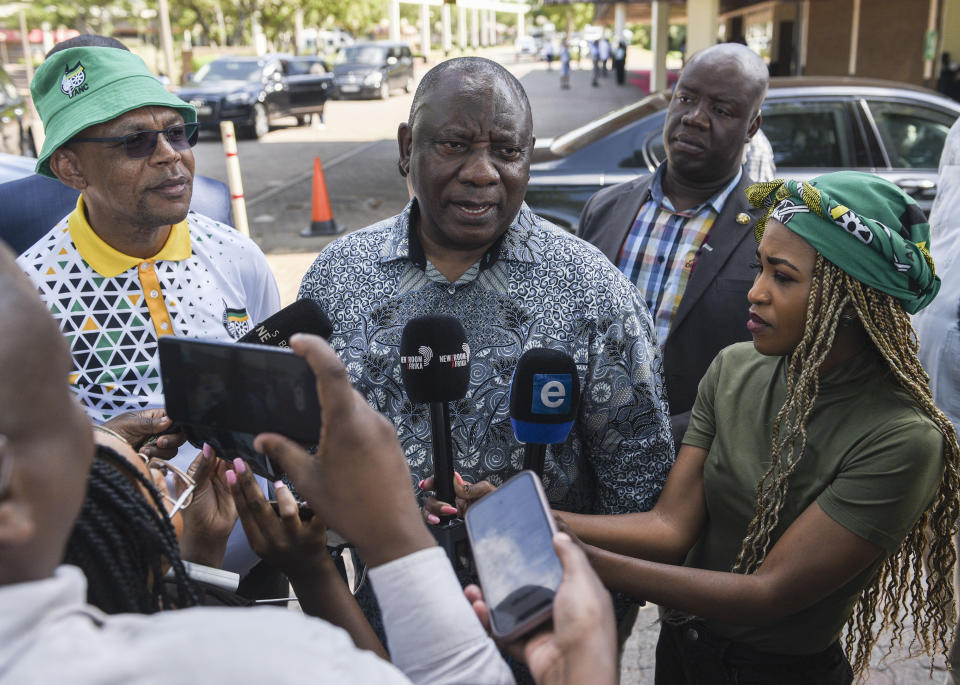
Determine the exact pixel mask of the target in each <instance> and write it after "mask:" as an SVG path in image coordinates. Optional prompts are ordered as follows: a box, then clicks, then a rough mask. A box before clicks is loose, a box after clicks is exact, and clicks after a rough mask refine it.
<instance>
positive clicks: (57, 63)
mask: <svg viewBox="0 0 960 685" xmlns="http://www.w3.org/2000/svg"><path fill="white" fill-rule="evenodd" d="M30 94H31V95H32V96H33V103H34V106H35V107H36V108H37V113H38V114H39V115H40V120H41V121H42V122H43V129H44V133H45V134H46V139H45V140H44V142H43V149H42V150H40V155H39V159H37V166H36V172H37V173H38V174H43V175H44V176H49V177H50V178H56V177H55V176H54V175H53V172H51V171H50V155H52V154H53V153H54V151H55V150H56V149H57V148H59V147H60V146H62V145H63V144H65V143H67V142H68V141H69V140H70V139H71V138H73V137H74V136H75V135H77V134H78V133H80V132H81V131H83V130H84V129H86V128H88V127H89V126H93V125H95V124H102V123H103V122H105V121H110V120H111V119H116V118H117V117H118V116H120V115H121V114H125V113H127V112H129V111H131V110H134V109H139V108H140V107H148V106H151V105H157V106H160V107H172V108H173V109H175V110H177V111H178V112H180V114H181V115H182V116H183V121H184V123H188V124H189V123H192V122H195V121H196V120H197V110H195V109H194V108H193V106H192V105H189V104H187V103H186V102H184V101H183V100H181V99H180V98H178V97H177V96H176V95H174V94H173V93H171V92H170V91H168V90H167V89H166V88H164V87H163V84H161V83H160V82H159V81H158V80H157V79H156V77H154V75H153V74H152V73H150V70H149V69H148V68H147V65H146V64H145V63H144V61H143V60H142V59H140V58H139V57H137V56H136V55H135V54H133V53H132V52H129V51H127V50H120V49H119V48H102V47H96V48H94V47H79V48H69V49H67V50H62V51H61V52H57V53H55V54H53V55H51V56H50V57H48V58H47V59H46V60H44V62H43V64H41V65H40V68H39V69H37V73H36V74H35V75H34V77H33V81H32V82H31V83H30Z"/></svg>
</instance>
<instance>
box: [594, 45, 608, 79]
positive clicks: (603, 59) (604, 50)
mask: <svg viewBox="0 0 960 685" xmlns="http://www.w3.org/2000/svg"><path fill="white" fill-rule="evenodd" d="M597 49H598V50H599V51H600V74H601V75H602V76H603V77H604V78H606V76H607V62H608V61H609V60H610V40H609V39H608V38H607V37H606V36H604V37H603V38H601V39H600V44H599V45H598V46H597Z"/></svg>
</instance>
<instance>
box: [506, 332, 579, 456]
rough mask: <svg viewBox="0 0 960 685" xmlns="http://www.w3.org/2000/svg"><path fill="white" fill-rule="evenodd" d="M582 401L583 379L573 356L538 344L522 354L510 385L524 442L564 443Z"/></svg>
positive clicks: (513, 410) (512, 415)
mask: <svg viewBox="0 0 960 685" xmlns="http://www.w3.org/2000/svg"><path fill="white" fill-rule="evenodd" d="M579 403H580V378H579V377H578V376H577V365H576V363H574V361H573V357H571V356H570V355H569V354H567V353H566V352H564V351H562V350H548V349H544V348H540V347H536V348H533V349H530V350H527V351H526V352H524V353H523V354H522V355H521V356H520V360H519V361H518V362H517V368H516V370H515V371H514V372H513V383H512V384H511V386H510V420H511V422H512V423H513V429H514V433H515V434H516V436H517V440H519V441H520V442H528V443H535V444H539V445H552V444H556V443H558V442H563V441H564V440H566V439H567V434H568V433H569V432H570V428H571V427H572V426H573V421H574V419H575V418H576V416H577V406H578V405H579Z"/></svg>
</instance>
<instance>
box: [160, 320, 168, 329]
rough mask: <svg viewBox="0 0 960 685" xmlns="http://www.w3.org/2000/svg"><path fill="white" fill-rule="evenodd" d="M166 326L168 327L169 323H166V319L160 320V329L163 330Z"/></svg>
mask: <svg viewBox="0 0 960 685" xmlns="http://www.w3.org/2000/svg"><path fill="white" fill-rule="evenodd" d="M168 328H170V324H168V323H167V322H166V321H161V322H160V330H161V331H165V330H167V329H168Z"/></svg>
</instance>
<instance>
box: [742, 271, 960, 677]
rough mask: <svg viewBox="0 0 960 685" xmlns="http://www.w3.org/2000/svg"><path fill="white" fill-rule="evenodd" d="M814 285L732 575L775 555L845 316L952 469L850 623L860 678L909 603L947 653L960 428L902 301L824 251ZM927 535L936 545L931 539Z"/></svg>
mask: <svg viewBox="0 0 960 685" xmlns="http://www.w3.org/2000/svg"><path fill="white" fill-rule="evenodd" d="M813 283H814V287H813V288H811V289H810V296H809V299H808V300H807V312H806V325H805V328H804V335H803V339H802V340H801V341H800V344H799V345H797V347H796V349H795V350H794V351H793V353H792V354H791V356H790V360H789V365H788V370H787V387H786V397H785V399H784V402H783V407H782V408H781V409H780V411H779V413H778V414H777V417H776V420H775V421H774V426H773V435H772V439H771V452H772V459H771V464H770V468H769V469H768V470H767V472H766V473H765V474H764V475H763V477H762V478H761V479H760V482H759V483H758V484H757V503H756V510H755V513H754V518H753V520H752V521H751V522H750V525H749V526H748V528H747V534H746V537H745V538H744V540H743V545H742V547H741V549H740V554H739V555H738V557H737V560H736V562H735V564H734V567H733V570H734V571H738V572H742V573H752V572H754V571H756V570H757V568H758V567H759V566H760V565H761V564H762V563H763V560H764V559H765V558H766V554H767V552H768V551H769V549H770V543H771V535H772V533H773V531H774V530H775V529H776V527H777V524H778V523H779V521H780V513H781V511H782V509H783V505H784V502H785V499H786V493H787V488H788V480H789V478H790V475H791V474H792V473H793V472H794V470H795V469H796V466H797V464H798V463H799V461H800V459H801V458H802V457H803V454H804V451H805V448H806V444H807V421H808V419H809V417H810V413H811V411H812V410H813V406H814V403H815V402H816V399H817V395H818V393H819V389H820V377H819V371H820V366H821V365H822V364H823V361H824V359H825V358H826V356H827V354H828V353H829V351H830V348H831V347H832V346H833V341H834V338H835V336H836V331H837V326H838V323H839V321H840V316H841V313H843V312H844V311H849V310H850V309H853V310H854V311H856V313H857V316H858V317H859V319H860V322H861V324H862V325H863V328H864V330H865V331H866V333H867V335H868V336H869V338H870V340H871V341H872V342H873V345H874V347H875V348H876V349H877V351H878V352H879V353H880V354H881V356H882V357H883V358H884V360H885V361H886V363H887V366H888V367H889V368H890V371H891V372H892V373H893V376H894V377H895V378H896V379H897V382H898V383H899V384H900V386H901V387H902V388H903V389H904V390H905V391H906V392H907V393H909V395H910V396H911V397H912V398H913V399H914V401H915V402H916V403H917V405H918V406H919V407H920V408H921V410H922V411H923V412H924V413H925V414H926V415H927V416H929V417H930V419H931V420H932V421H933V422H934V423H935V424H936V426H937V428H938V429H939V430H940V432H941V433H942V434H943V437H944V444H945V449H944V463H945V468H944V471H943V477H942V479H941V481H940V485H939V487H938V488H937V492H936V495H935V497H934V499H933V502H932V503H931V505H930V506H929V507H928V508H927V510H926V511H924V512H923V514H922V515H921V516H920V519H919V520H918V521H917V523H916V525H915V526H914V527H913V529H912V530H911V531H910V532H909V533H908V534H907V536H906V538H905V539H904V541H903V543H902V544H901V546H900V548H899V549H898V550H897V552H896V553H894V554H892V555H890V556H889V557H888V558H886V559H885V560H884V561H883V562H882V563H881V565H880V568H879V570H878V571H877V574H876V575H875V577H874V578H873V580H872V581H871V582H870V583H869V584H868V585H867V587H866V588H865V589H864V591H863V593H862V594H861V595H860V598H859V600H858V602H857V604H856V606H855V608H854V612H853V614H852V616H851V618H850V620H849V622H848V624H847V634H846V639H845V641H844V642H845V644H844V646H845V649H846V652H847V656H848V657H849V658H850V660H851V662H852V664H853V670H854V673H856V674H857V675H858V676H863V675H864V674H865V673H866V671H867V670H868V668H869V664H870V654H871V652H872V651H873V647H874V646H875V644H876V642H877V635H878V634H879V633H880V632H881V631H882V630H883V629H886V628H891V629H892V634H893V641H892V644H891V647H892V646H893V644H897V645H902V638H903V631H904V623H903V621H904V613H903V612H902V611H901V608H902V607H903V606H904V605H907V606H908V612H907V613H908V614H909V616H910V618H911V619H912V621H913V627H914V633H915V636H916V639H917V640H918V641H919V642H920V644H921V645H922V646H923V649H924V651H925V652H926V653H927V654H929V655H931V656H932V655H933V654H934V653H935V652H937V651H939V652H942V653H944V654H946V651H947V648H948V646H949V644H950V637H951V629H950V626H952V625H953V623H954V620H955V617H954V604H953V601H954V600H953V597H954V595H953V592H954V588H953V566H954V564H955V562H956V552H955V550H954V545H953V536H954V534H955V533H956V530H957V517H958V513H960V471H958V467H960V463H958V459H960V448H958V446H957V436H956V433H955V431H954V428H953V424H952V423H951V422H950V420H949V419H947V417H946V416H945V415H944V414H943V412H941V411H940V410H939V409H938V408H937V406H936V405H935V404H934V402H933V397H932V395H931V392H930V385H929V380H930V379H929V377H928V376H927V373H926V371H924V369H923V367H922V366H921V364H920V361H919V360H918V359H917V338H916V334H915V332H914V330H913V327H912V325H911V324H910V318H909V316H908V315H907V313H906V312H905V311H904V309H903V307H902V306H901V304H900V303H899V301H897V300H896V299H894V298H893V297H891V296H890V295H887V294H885V293H882V292H880V291H878V290H876V289H874V288H872V287H870V286H867V285H864V284H863V283H861V282H860V281H858V280H857V279H855V278H853V277H852V276H850V275H849V274H847V273H845V272H844V271H842V270H841V269H840V268H838V267H837V266H835V265H834V264H832V263H831V262H829V261H828V260H826V259H825V258H824V257H823V256H822V255H820V254H818V255H817V259H816V263H815V265H814V271H813ZM928 529H929V531H930V533H931V535H930V536H929V539H928V536H927V535H926V534H925V532H926V531H927V530H928ZM924 560H926V564H924ZM924 570H926V573H927V583H926V585H925V584H924V583H923V573H924ZM931 668H932V663H931Z"/></svg>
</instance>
